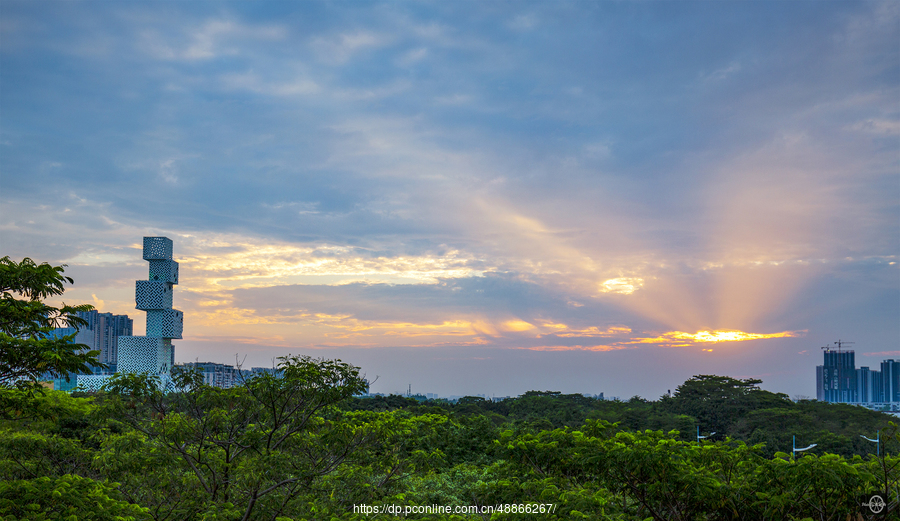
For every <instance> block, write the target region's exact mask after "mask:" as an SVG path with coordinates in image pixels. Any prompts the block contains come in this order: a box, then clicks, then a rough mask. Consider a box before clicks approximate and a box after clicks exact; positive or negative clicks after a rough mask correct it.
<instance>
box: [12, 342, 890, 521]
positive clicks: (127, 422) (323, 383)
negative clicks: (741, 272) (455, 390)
mask: <svg viewBox="0 0 900 521" xmlns="http://www.w3.org/2000/svg"><path fill="white" fill-rule="evenodd" d="M281 368H282V370H283V372H282V374H283V375H284V376H283V377H282V378H276V377H274V376H271V375H267V376H261V377H258V378H254V379H252V380H248V381H246V382H243V384H242V385H239V386H237V387H235V388H232V389H218V388H212V387H208V386H205V385H203V384H202V380H201V379H198V378H197V375H196V374H195V373H192V372H190V371H185V372H184V373H178V374H174V375H173V380H174V381H175V384H176V388H177V389H179V390H178V392H163V390H162V389H161V384H162V382H161V381H160V379H159V378H157V377H155V376H149V375H140V374H137V375H135V374H132V375H117V376H116V377H115V378H113V379H112V380H111V381H110V382H109V384H108V385H107V386H106V388H105V391H103V392H101V393H97V394H95V395H91V396H86V397H77V398H76V397H73V396H69V395H66V394H65V393H60V392H53V391H50V392H46V393H43V394H41V393H31V394H29V393H24V392H23V393H21V395H20V399H21V401H22V406H23V407H24V408H25V409H27V410H33V411H35V413H34V414H30V415H20V416H18V417H16V419H14V420H13V419H7V420H2V419H0V511H2V509H4V508H5V509H6V510H5V511H2V514H0V519H5V518H9V519H19V518H22V519H66V518H68V517H69V516H72V515H74V516H77V519H129V518H133V519H153V520H157V521H162V520H196V521H201V520H229V521H230V520H244V519H246V520H250V519H254V520H255V519H268V520H271V519H275V520H280V521H286V520H300V519H343V520H360V521H361V520H363V519H365V520H369V519H394V518H396V517H398V516H397V515H395V514H393V513H390V514H389V513H378V514H374V513H363V512H362V511H360V510H359V509H358V507H359V506H360V505H370V506H371V505H382V506H383V505H396V506H398V507H399V508H402V507H404V506H422V505H450V506H452V507H471V508H476V509H484V510H483V511H480V512H479V513H472V512H469V513H459V512H457V513H451V514H447V515H441V516H435V515H432V514H427V513H407V514H406V515H405V517H406V518H408V519H435V518H440V519H448V520H463V519H493V520H516V521H519V520H523V519H524V520H527V519H541V520H543V519H551V520H553V519H597V520H601V519H602V520H620V521H646V520H647V519H653V520H667V521H668V520H706V521H719V520H721V521H726V520H727V521H738V520H757V519H795V520H801V519H817V520H840V521H844V520H846V519H847V518H848V516H849V517H850V518H851V519H854V520H859V519H865V520H868V519H875V518H874V517H873V516H872V515H871V512H870V511H869V510H868V509H866V508H865V507H861V506H860V505H861V504H862V503H863V502H865V501H866V500H867V498H868V497H870V496H871V495H872V494H875V493H877V494H879V495H881V496H882V497H883V498H885V499H886V500H887V501H888V505H887V507H886V511H885V514H884V515H886V516H888V517H885V519H886V518H889V517H890V516H892V515H893V516H896V514H897V502H896V499H897V493H898V486H900V457H898V455H897V454H898V452H900V434H898V429H897V427H896V426H895V425H894V424H892V423H890V422H889V421H888V419H889V418H890V417H889V416H886V415H884V414H881V413H875V412H872V411H867V410H864V409H860V408H846V407H845V406H837V405H834V404H823V403H818V402H800V403H792V402H788V403H782V401H781V397H779V396H778V395H771V393H768V394H755V393H759V392H760V391H758V390H756V389H753V387H755V386H756V384H755V383H754V382H752V381H751V382H747V381H741V380H730V379H718V380H717V381H718V382H719V383H720V384H722V383H724V384H727V385H728V386H736V387H737V388H738V389H745V391H746V393H736V395H732V398H733V400H732V399H729V400H725V401H723V400H717V399H707V398H703V397H698V396H696V395H695V396H694V398H691V399H690V400H689V399H688V397H689V396H691V393H688V392H685V393H684V395H683V396H681V395H680V393H679V394H676V395H675V396H674V397H664V398H663V399H661V400H659V401H656V402H652V401H647V400H643V399H639V398H635V399H631V400H629V401H627V402H618V401H603V400H595V399H592V398H587V397H584V396H581V395H563V394H561V393H554V392H546V391H541V392H530V393H526V395H524V396H522V397H519V398H516V399H509V400H504V401H502V402H492V401H490V400H485V399H481V398H477V397H469V398H467V399H465V400H461V403H456V404H450V403H446V402H427V403H420V402H418V401H415V400H407V399H406V398H404V397H384V399H380V400H379V399H360V398H355V397H354V395H355V394H357V393H359V392H360V391H361V389H362V388H363V387H364V384H365V382H363V381H362V380H361V379H360V378H359V374H358V368H356V367H353V366H351V365H348V364H344V363H343V362H340V361H339V360H316V359H312V358H309V357H289V358H285V359H282V363H281ZM699 383H700V384H705V383H708V381H706V382H704V381H701V382H699ZM686 385H687V387H686V388H689V387H703V385H697V382H696V381H695V382H691V381H689V382H686ZM748 385H749V388H748ZM711 388H713V389H715V387H714V386H711ZM732 391H733V389H732V390H729V389H725V390H722V389H718V390H716V391H715V393H716V394H715V396H716V397H721V396H723V395H725V396H728V395H729V393H731V392H732ZM10 392H11V391H10ZM773 396H774V400H775V402H774V403H775V405H774V406H773V401H772V400H773ZM676 399H682V400H683V403H681V404H679V403H678V402H675V403H671V401H673V400H676ZM690 403H694V404H697V403H700V404H705V405H706V406H708V407H710V408H712V409H718V410H719V412H721V410H722V409H723V408H724V409H727V408H729V407H734V406H735V403H736V404H738V405H739V406H740V407H742V408H743V409H740V410H742V411H743V412H742V413H741V414H742V415H741V416H739V417H737V418H725V420H726V424H727V425H729V427H728V429H730V430H731V432H732V433H736V434H738V435H739V436H740V437H742V440H737V439H731V438H729V437H728V436H721V437H720V436H719V435H717V436H716V438H715V439H714V440H705V441H703V442H702V443H697V442H696V438H695V428H696V420H695V417H694V416H689V415H686V414H679V413H678V412H677V411H680V410H684V409H681V407H683V406H685V405H684V404H690ZM691 412H692V413H693V414H696V416H698V417H707V418H711V417H714V414H713V413H712V412H710V411H708V410H705V409H704V408H703V407H700V408H697V409H692V410H691ZM609 419H615V420H616V421H610V420H609ZM842 422H843V423H842ZM672 425H680V426H683V427H684V428H685V429H686V430H687V432H679V431H678V430H671V429H665V428H664V427H671V426H672ZM634 426H638V427H640V428H635V427H634ZM650 426H654V427H653V428H650ZM655 426H658V427H659V428H657V427H655ZM823 428H828V429H834V432H832V433H826V432H824V431H823V430H822V429H823ZM704 430H705V429H704ZM767 432H768V436H769V437H766V436H764V434H766V433H767ZM795 432H796V433H797V434H798V440H799V439H800V438H801V437H802V439H803V440H804V443H811V442H815V443H819V444H820V446H824V447H826V448H827V450H826V451H822V452H819V453H816V454H813V453H811V452H812V451H810V452H809V453H802V454H801V455H798V457H797V458H796V460H794V459H792V458H791V456H790V455H789V454H786V453H784V452H777V451H778V450H785V449H786V447H790V444H789V443H788V444H787V445H786V446H785V445H784V442H785V436H788V435H791V434H792V433H795ZM860 432H865V433H866V434H867V435H868V436H870V437H874V436H875V435H876V433H878V435H880V439H881V440H882V444H881V447H882V449H885V450H883V451H881V453H880V454H879V455H878V456H876V455H875V454H874V446H873V444H871V443H870V442H866V441H865V440H862V439H861V438H859V433H860ZM726 434H728V433H726ZM829 436H830V437H829ZM852 436H856V438H859V440H860V441H861V442H862V444H859V443H857V441H856V439H854V438H853V437H852ZM747 438H753V439H757V438H765V439H763V440H761V441H763V442H767V443H769V442H770V443H773V444H775V446H773V447H768V446H766V445H765V444H764V443H749V442H748V440H747ZM788 441H789V440H788ZM817 449H818V447H817ZM20 496H21V497H25V498H28V499H27V502H21V501H20V502H16V503H15V504H13V503H12V501H13V499H12V498H14V497H15V498H17V497H20ZM87 498H94V499H91V500H90V501H94V502H95V503H96V504H97V505H98V506H97V507H96V508H95V509H94V510H91V511H87V510H86V507H85V505H88V504H93V503H90V501H88V499H87ZM498 505H499V506H501V508H500V509H499V510H496V511H492V509H495V507H497V506H498ZM503 505H508V506H506V507H502V506H503ZM540 505H543V507H541V508H544V512H537V513H523V512H522V511H521V510H517V509H522V508H525V506H528V507H529V508H538V507H539V506H540ZM504 508H505V509H504ZM90 516H95V517H90ZM879 519H880V518H879Z"/></svg>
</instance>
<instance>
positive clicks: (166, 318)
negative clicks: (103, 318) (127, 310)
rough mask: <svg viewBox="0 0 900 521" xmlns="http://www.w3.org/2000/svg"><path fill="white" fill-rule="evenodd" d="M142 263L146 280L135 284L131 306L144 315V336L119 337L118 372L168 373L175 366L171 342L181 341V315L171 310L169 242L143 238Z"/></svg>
mask: <svg viewBox="0 0 900 521" xmlns="http://www.w3.org/2000/svg"><path fill="white" fill-rule="evenodd" d="M144 260H145V261H149V263H150V275H149V277H148V279H147V280H138V281H136V282H135V297H134V299H135V303H136V305H135V307H136V308H137V309H140V310H142V311H146V312H147V334H146V335H145V336H123V337H120V338H119V358H118V369H119V371H120V372H123V373H151V374H168V373H169V371H170V370H171V369H172V366H174V365H175V349H174V348H173V347H172V339H178V338H181V332H182V328H183V323H184V315H183V314H182V312H181V311H179V310H177V309H173V308H172V294H173V293H174V289H173V286H174V285H176V284H178V263H177V262H175V261H174V260H172V240H171V239H169V238H167V237H144Z"/></svg>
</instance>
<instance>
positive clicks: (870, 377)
mask: <svg viewBox="0 0 900 521" xmlns="http://www.w3.org/2000/svg"><path fill="white" fill-rule="evenodd" d="M876 372H877V371H870V370H869V368H868V367H860V368H859V369H857V370H856V401H857V402H859V403H870V402H874V401H875V400H874V396H875V386H874V384H875V379H874V376H875V373H876Z"/></svg>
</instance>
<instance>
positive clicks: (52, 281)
mask: <svg viewBox="0 0 900 521" xmlns="http://www.w3.org/2000/svg"><path fill="white" fill-rule="evenodd" d="M64 268H65V265H62V266H51V265H49V264H47V263H43V264H40V265H37V264H35V263H34V261H32V260H31V259H29V258H27V257H26V258H25V259H23V260H22V262H19V263H17V262H15V261H12V260H10V259H9V257H3V258H2V259H0V293H2V295H0V386H3V387H10V386H12V385H15V384H22V383H29V382H30V383H32V384H33V383H34V382H36V381H37V379H38V378H39V377H41V376H42V375H44V374H49V375H50V376H51V377H53V378H66V379H67V380H68V378H69V375H70V374H71V373H87V372H90V366H92V365H94V366H99V365H100V364H99V362H98V360H97V356H98V355H99V354H100V353H99V351H88V350H87V346H84V345H80V344H74V343H73V341H74V335H68V336H63V337H51V336H50V333H51V331H53V329H54V328H57V327H61V326H64V325H68V326H71V327H80V326H84V325H85V322H84V320H82V319H81V318H79V317H78V316H77V313H78V312H80V311H89V310H91V309H93V307H92V306H90V305H87V304H85V305H80V306H68V305H65V304H63V305H62V307H59V308H57V307H53V306H50V305H47V304H45V303H43V302H42V300H43V299H47V298H49V297H54V296H58V295H62V293H63V292H64V291H65V288H64V285H65V283H69V284H71V283H72V282H73V281H72V279H71V278H70V277H67V276H65V275H63V271H64ZM17 295H18V297H19V298H16V296H17Z"/></svg>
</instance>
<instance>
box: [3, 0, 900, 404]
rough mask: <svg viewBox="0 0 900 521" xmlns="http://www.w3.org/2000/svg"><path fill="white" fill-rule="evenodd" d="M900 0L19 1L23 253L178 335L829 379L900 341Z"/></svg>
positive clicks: (597, 375) (14, 131) (470, 361)
mask: <svg viewBox="0 0 900 521" xmlns="http://www.w3.org/2000/svg"><path fill="white" fill-rule="evenodd" d="M898 158H900V6H898V4H897V3H895V2H721V3H712V2H696V3H694V2H665V3H664V2H297V3H294V2H237V3H227V2H217V3H213V2H122V3H115V2H13V1H4V2H3V3H2V4H0V189H2V190H0V201H2V203H0V204H2V206H0V243H2V245H0V246H2V254H3V255H10V256H11V257H13V258H21V257H24V256H29V257H32V258H34V259H35V260H37V261H46V262H51V263H67V264H68V266H69V267H68V269H67V273H68V274H70V275H71V276H73V277H74V278H75V280H76V283H75V285H74V286H73V288H72V289H71V290H70V291H69V292H67V294H66V300H67V301H68V302H89V303H93V304H94V305H95V306H97V307H98V309H101V311H112V312H115V313H127V314H129V315H130V316H132V317H133V318H135V319H136V326H137V327H136V329H137V330H138V331H140V330H141V329H142V320H143V317H142V313H140V312H138V311H136V310H134V300H133V298H134V295H133V289H132V288H133V282H132V281H133V280H134V279H137V278H144V277H145V276H146V265H145V263H143V262H142V261H141V259H140V250H139V246H138V245H139V244H140V238H141V237H142V236H144V235H166V236H168V237H170V238H172V239H173V240H174V241H175V252H176V259H177V260H179V261H180V262H181V263H182V268H181V270H182V280H181V285H180V286H178V288H177V291H176V307H179V308H180V309H182V310H184V311H185V313H186V319H185V320H186V323H185V337H184V339H183V340H181V341H179V342H177V343H176V359H177V360H180V361H190V360H194V359H201V360H211V361H219V362H232V361H233V360H234V359H235V355H238V356H239V357H240V358H242V359H244V358H245V357H246V358H245V363H246V364H248V365H266V364H270V363H271V360H272V358H273V357H276V356H281V355H284V354H286V353H289V352H290V353H294V354H298V353H302V354H311V355H314V356H325V357H338V358H341V359H343V360H346V361H349V362H352V363H355V364H357V365H360V366H361V367H362V368H363V371H364V372H366V373H367V374H368V375H369V377H370V378H371V377H374V376H375V375H377V376H378V381H377V382H376V384H375V385H374V386H373V390H374V391H379V392H402V391H405V390H406V389H407V386H408V385H412V387H413V390H414V391H419V392H437V393H441V394H476V393H481V394H487V395H491V394H494V395H499V396H503V395H516V394H520V393H522V392H524V391H527V390H529V389H552V390H561V391H564V392H590V393H598V392H605V393H606V394H607V395H617V396H623V397H628V396H631V395H634V394H638V395H642V396H645V397H648V398H656V397H657V396H659V395H660V394H662V393H664V392H666V390H668V389H674V388H675V387H676V386H677V385H678V384H679V383H681V382H682V381H684V380H685V379H687V378H689V377H690V376H692V375H695V374H724V375H729V376H735V377H741V378H746V377H757V378H761V379H763V380H764V382H765V384H764V386H765V387H766V388H769V389H772V390H776V391H780V392H785V393H788V394H790V395H806V396H814V384H815V370H814V367H815V365H816V364H818V363H821V354H820V349H819V347H821V346H823V345H826V344H830V343H832V342H833V341H835V340H838V339H839V338H840V339H844V340H852V341H855V342H856V344H855V345H854V347H855V349H856V350H857V360H858V365H870V366H877V365H878V363H880V361H881V360H882V359H883V358H890V357H900V346H898V342H900V272H898V266H897V264H896V262H897V260H898V250H900V248H898V246H900V204H898V203H900V176H898V172H900V169H898V167H900V165H898Z"/></svg>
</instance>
